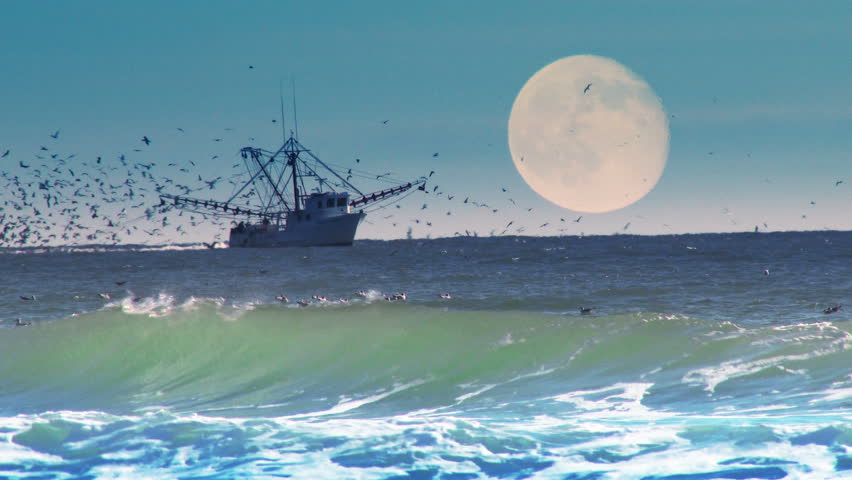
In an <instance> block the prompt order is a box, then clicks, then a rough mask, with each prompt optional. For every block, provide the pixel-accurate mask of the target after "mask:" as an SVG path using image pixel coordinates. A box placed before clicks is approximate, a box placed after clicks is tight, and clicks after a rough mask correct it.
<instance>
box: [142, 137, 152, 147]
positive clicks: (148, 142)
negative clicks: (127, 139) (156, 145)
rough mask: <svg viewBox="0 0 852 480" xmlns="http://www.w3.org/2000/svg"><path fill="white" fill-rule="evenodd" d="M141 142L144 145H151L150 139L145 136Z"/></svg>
mask: <svg viewBox="0 0 852 480" xmlns="http://www.w3.org/2000/svg"><path fill="white" fill-rule="evenodd" d="M142 142H143V143H145V145H151V139H150V138H148V137H147V136H144V137H142Z"/></svg>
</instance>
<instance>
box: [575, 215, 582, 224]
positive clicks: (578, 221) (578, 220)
mask: <svg viewBox="0 0 852 480" xmlns="http://www.w3.org/2000/svg"><path fill="white" fill-rule="evenodd" d="M581 218H583V216H582V215H580V216H579V217H577V219H576V220H574V223H580V219H581Z"/></svg>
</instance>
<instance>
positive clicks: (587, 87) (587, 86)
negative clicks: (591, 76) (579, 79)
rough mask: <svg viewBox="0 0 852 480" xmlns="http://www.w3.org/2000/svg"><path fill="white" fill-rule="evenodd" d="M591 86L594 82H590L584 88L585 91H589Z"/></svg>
mask: <svg viewBox="0 0 852 480" xmlns="http://www.w3.org/2000/svg"><path fill="white" fill-rule="evenodd" d="M591 86H592V84H591V83H590V84H588V85H586V88H584V89H583V93H586V92H588V91H589V88H590V87H591Z"/></svg>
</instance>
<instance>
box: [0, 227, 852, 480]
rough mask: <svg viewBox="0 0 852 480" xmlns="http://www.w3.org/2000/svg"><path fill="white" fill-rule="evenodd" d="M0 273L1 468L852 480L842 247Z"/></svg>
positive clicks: (699, 241) (784, 241) (156, 253)
mask: <svg viewBox="0 0 852 480" xmlns="http://www.w3.org/2000/svg"><path fill="white" fill-rule="evenodd" d="M0 278H2V279H3V280H2V283H0V285H2V296H0V326H2V328H0V477H4V478H5V477H8V478H33V479H36V478H38V479H48V478H51V479H53V478H56V479H65V478H69V479H70V478H181V479H190V478H210V479H213V478H215V479H219V478H221V479H229V478H294V479H318V478H319V479H321V478H335V479H337V478H341V479H345V478H352V479H448V480H449V479H453V480H461V479H482V478H510V479H520V478H535V479H551V478H552V479H574V480H576V479H590V480H591V479H634V478H635V479H669V480H675V479H679V480H680V479H691V480H698V479H702V480H703V479H714V478H724V479H748V478H754V479H777V478H788V479H798V478H807V479H829V478H852V353H850V348H849V346H850V338H852V337H850V331H852V324H850V320H849V319H850V316H852V234H850V233H847V232H811V233H772V234H713V235H685V236H659V237H639V236H626V235H621V236H611V237H586V238H582V237H573V236H571V237H551V238H531V237H500V238H453V239H436V240H398V241H387V242H385V241H357V242H356V244H355V245H354V246H353V247H349V248H338V247H332V248H289V249H214V250H209V249H205V248H196V247H192V246H185V247H170V248H148V247H103V248H101V247H91V248H75V249H52V250H29V249H27V250H8V249H7V250H2V251H0ZM359 290H361V291H363V292H364V293H365V296H358V295H356V292H358V291H359ZM402 292H405V293H406V295H407V297H408V299H407V300H406V301H387V300H386V299H385V296H388V295H392V294H394V293H402ZM442 293H448V294H449V295H450V296H451V298H448V299H447V298H441V297H440V296H439V295H440V294H442ZM31 295H32V296H34V297H35V300H24V299H22V298H21V297H29V296H31ZM279 295H285V296H287V297H288V299H289V303H284V302H282V301H281V300H279V299H276V297H277V296H279ZM314 296H318V297H319V296H321V297H325V298H326V299H327V300H326V301H318V300H315V299H313V298H312V297H314ZM105 297H109V298H105ZM299 300H304V301H305V303H308V305H307V306H299V305H298V303H297V302H298V301H299ZM834 305H841V308H840V310H838V311H837V312H835V313H831V314H825V313H823V310H824V309H825V308H828V307H831V306H834ZM580 307H587V308H591V309H592V310H591V313H590V314H581V313H580V310H579V309H580ZM18 318H20V319H21V322H24V323H26V322H30V323H31V325H30V326H25V327H16V326H15V322H16V319H18Z"/></svg>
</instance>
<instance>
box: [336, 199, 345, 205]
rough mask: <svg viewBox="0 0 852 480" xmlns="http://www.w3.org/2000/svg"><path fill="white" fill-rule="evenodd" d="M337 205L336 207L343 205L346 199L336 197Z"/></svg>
mask: <svg viewBox="0 0 852 480" xmlns="http://www.w3.org/2000/svg"><path fill="white" fill-rule="evenodd" d="M337 206H338V207H345V206H346V199H345V198H338V199H337Z"/></svg>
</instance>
